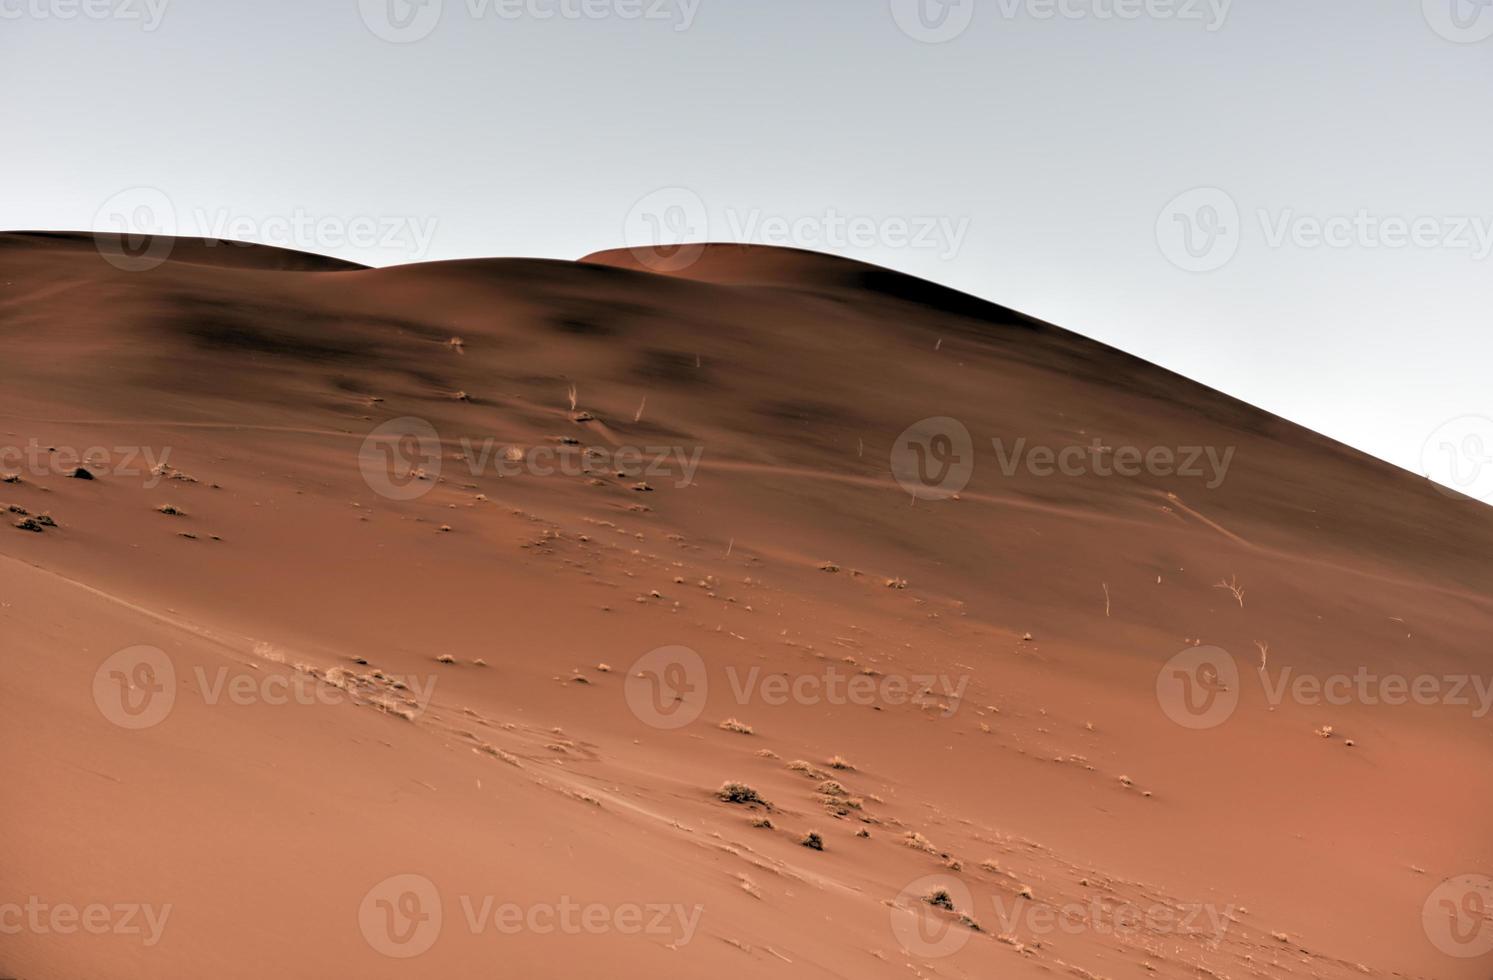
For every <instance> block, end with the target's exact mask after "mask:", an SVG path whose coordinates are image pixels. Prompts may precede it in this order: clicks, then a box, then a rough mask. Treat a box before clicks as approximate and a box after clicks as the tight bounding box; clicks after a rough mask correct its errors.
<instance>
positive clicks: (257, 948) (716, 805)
mask: <svg viewBox="0 0 1493 980" xmlns="http://www.w3.org/2000/svg"><path fill="white" fill-rule="evenodd" d="M652 267H654V266H652V265H650V263H648V262H646V261H640V260H639V258H638V257H637V256H635V255H634V254H632V253H630V252H626V251H620V252H603V253H597V254H596V255H592V256H588V257H587V258H586V259H584V260H582V261H580V262H576V263H568V262H555V261H541V260H529V259H493V260H479V261H460V262H439V263H426V264H420V265H413V266H404V267H395V268H387V269H364V268H361V267H357V266H353V265H351V264H348V263H341V262H337V261H336V260H331V259H322V258H320V257H316V256H306V255H302V254H300V253H291V252H284V251H281V250H275V249H268V248H262V247H257V246H242V245H237V244H224V243H218V244H214V243H205V242H195V241H194V242H187V241H181V242H176V241H160V242H154V243H144V246H143V247H142V245H141V243H123V242H119V241H114V240H109V239H102V240H99V241H95V239H94V238H93V237H91V236H84V235H50V234H37V233H14V234H8V235H0V349H3V351H4V356H3V357H0V452H3V453H4V455H3V456H0V476H3V477H5V478H6V482H4V483H0V510H5V511H6V513H5V517H6V522H5V526H0V633H3V635H4V636H5V640H6V642H5V657H4V661H3V670H0V694H3V695H4V698H5V703H6V705H7V709H6V711H5V712H3V713H0V719H3V720H0V733H3V735H4V737H5V740H6V742H7V744H9V745H10V746H12V752H11V753H9V759H8V761H7V763H6V779H5V790H4V792H5V796H6V806H5V811H6V813H7V818H6V819H7V829H8V830H9V831H10V832H9V833H7V834H5V835H3V837H0V930H3V932H0V975H4V976H16V977H26V978H47V977H69V978H71V977H111V978H130V977H142V978H143V977H151V978H161V977H196V976H214V977H223V978H227V977H240V976H242V977H250V976H259V975H262V974H263V973H264V972H265V971H266V969H269V970H272V971H273V972H274V973H275V974H276V975H277V976H282V977H286V978H299V977H307V978H312V977H316V978H324V977H329V976H353V975H356V976H360V977H385V976H388V977H393V976H411V975H416V976H450V977H466V976H473V977H475V976H492V975H494V974H495V973H499V972H501V973H502V974H504V975H523V976H555V975H561V974H562V973H568V974H573V975H578V976H600V975H610V976H623V977H630V976H639V977H641V976H649V977H659V976H664V977H673V976H678V977H700V976H712V975H713V976H764V977H765V976H773V977H799V976H802V977H824V976H847V977H848V976H855V977H882V976H885V977H907V976H921V977H950V978H953V977H984V976H992V975H995V976H1002V977H1011V978H1028V977H1030V978H1037V977H1052V976H1064V975H1072V976H1078V977H1085V978H1093V977H1102V978H1130V977H1160V978H1192V977H1199V976H1203V977H1219V978H1245V977H1270V978H1306V977H1314V978H1334V977H1361V976H1378V977H1393V976H1401V977H1443V978H1453V977H1468V978H1479V980H1486V978H1487V977H1488V976H1490V975H1493V958H1490V956H1489V955H1488V951H1487V950H1484V949H1481V943H1482V942H1483V939H1484V937H1486V940H1487V944H1488V945H1489V946H1490V947H1493V922H1489V921H1487V919H1486V915H1487V913H1486V911H1485V910H1486V909H1488V908H1493V896H1485V895H1483V894H1482V892H1480V891H1479V889H1480V888H1481V887H1482V884H1481V883H1482V882H1484V881H1486V880H1487V879H1486V878H1479V877H1475V876H1479V875H1488V874H1490V873H1493V844H1490V838H1489V834H1488V833H1487V831H1488V816H1487V815H1488V814H1489V813H1493V784H1490V781H1489V780H1488V779H1487V778H1486V777H1485V776H1484V775H1483V774H1484V773H1486V772H1487V770H1488V767H1489V764H1490V762H1493V728H1490V725H1489V722H1488V717H1487V708H1488V707H1489V705H1488V704H1487V703H1486V700H1487V693H1488V690H1489V684H1490V681H1489V677H1490V673H1493V671H1490V668H1489V666H1488V650H1487V637H1488V636H1490V635H1493V576H1490V574H1489V563H1488V558H1487V556H1488V555H1489V553H1490V551H1493V510H1490V509H1489V508H1488V507H1487V506H1485V505H1483V504H1481V503H1478V502H1476V501H1471V500H1467V499H1463V498H1458V497H1455V496H1451V495H1448V494H1447V493H1444V492H1442V491H1440V490H1438V489H1437V488H1435V487H1433V486H1432V485H1430V484H1429V483H1427V482H1426V481H1424V480H1421V479H1418V478H1416V477H1415V476H1413V475H1411V474H1407V473H1404V472H1402V471H1400V470H1397V469H1395V468H1393V467H1390V466H1388V465H1387V464H1384V463H1381V462H1378V461H1376V460H1373V459H1370V458H1368V457H1365V456H1363V455H1361V454H1358V453H1356V452H1354V451H1352V450H1350V449H1348V448H1346V447H1344V446H1341V445H1339V444H1337V443H1334V442H1332V441H1331V440H1329V439H1327V438H1325V437H1323V436H1320V435H1317V434H1315V433H1312V432H1309V431H1306V430H1304V429H1301V428H1300V427H1297V426H1294V425H1292V424H1290V423H1287V422H1285V421H1283V420H1281V419H1278V418H1276V417H1273V416H1271V415H1269V414H1268V413H1265V412H1262V411H1260V410H1258V409H1255V408H1253V407H1251V406H1248V405H1246V404H1243V403H1241V402H1239V401H1237V400H1235V399H1231V398H1228V397H1226V396H1224V395H1221V394H1219V393H1217V392H1214V391H1212V390H1209V389H1207V388H1205V387H1203V386H1201V385H1198V384H1195V383H1193V382H1191V381H1188V380H1187V379H1185V378H1181V377H1178V376H1176V375H1174V374H1171V373H1170V372H1167V371H1165V370H1162V369H1160V368H1158V367H1156V366H1154V365H1150V364H1147V363H1145V362H1143V361H1140V360H1138V359H1136V358H1134V357H1130V356H1128V355H1125V354H1122V353H1120V352H1117V351H1115V350H1112V349H1110V348H1107V347H1105V346H1103V345H1101V344H1098V343H1096V342H1093V341H1091V340H1088V339H1086V338H1084V337H1082V336H1081V335H1079V334H1076V333H1073V332H1070V331H1068V330H1064V329H1060V328H1058V327H1055V326H1052V325H1048V324H1043V323H1040V322H1038V321H1035V320H1033V319H1031V318H1029V317H1026V316H1023V315H1021V314H1018V313H1015V312H1013V311H1010V310H1006V309H1004V308H1001V307H998V306H994V305H991V304H986V303H983V302H981V301H978V300H975V299H972V298H970V297H967V296H962V295H961V294H957V293H953V292H951V291H949V290H945V289H942V288H940V287H937V286H934V285H932V284H928V283H923V282H920V281H918V280H913V279H910V278H908V277H905V276H900V275H898V274H896V273H892V272H888V271H887V270H880V269H875V268H873V267H870V266H864V265H860V264H857V263H850V262H846V261H843V260H839V259H833V258H830V257H826V256H820V255H813V254H810V253H800V252H793V251H789V250H780V249H763V248H740V247H736V246H704V247H701V248H699V249H698V250H697V254H695V255H693V256H692V260H691V261H690V262H688V263H687V264H685V265H683V266H682V267H681V268H679V269H678V270H676V271H673V272H671V273H670V274H658V273H655V272H653V271H651V268H652ZM1147 461H1149V462H1147ZM1127 464H1129V465H1127ZM79 468H82V469H83V470H85V471H86V473H87V476H90V477H92V478H91V479H88V478H80V477H79V476H78V475H77V472H76V471H77V470H78V469H79ZM1131 471H1133V472H1131ZM43 518H45V520H43ZM1419 678H1429V681H1420V682H1419V683H1420V684H1421V687H1420V688H1419V690H1420V692H1421V694H1422V695H1424V696H1416V697H1407V696H1403V692H1402V696H1400V697H1398V698H1397V697H1396V695H1395V691H1397V690H1398V688H1397V687H1396V684H1397V683H1398V682H1397V681H1396V679H1399V680H1400V681H1403V682H1405V683H1407V684H1408V683H1411V682H1416V680H1417V679H1419ZM1427 684H1429V685H1431V686H1429V687H1428V686H1426V685H1427ZM1427 692H1430V693H1427ZM832 760H833V761H832ZM728 782H730V783H737V784H740V787H738V788H737V789H735V790H732V791H730V792H724V793H723V792H722V789H723V784H726V783H728ZM748 789H749V790H750V791H751V792H748ZM754 797H755V798H756V799H754ZM811 834H813V835H817V840H816V839H814V838H811V837H810V836H809V835H811ZM806 842H807V843H808V844H810V845H813V844H816V843H817V844H818V845H819V846H817V847H816V846H805V844H806ZM1466 876H1474V877H1471V878H1468V877H1466ZM930 899H932V900H931V901H930ZM1479 902H1482V903H1483V904H1479ZM99 908H102V909H104V910H105V911H96V910H97V909H99ZM7 909H14V911H12V912H7V911H6V910H7ZM59 909H62V910H63V911H61V912H58V910H59ZM67 909H74V910H82V911H78V914H77V915H76V916H74V917H73V918H71V919H70V918H69V915H70V914H69V913H68V912H67V911H66V910H67ZM88 909H95V911H94V912H91V913H89V912H87V911H86V910H88ZM130 909H133V910H134V911H130ZM54 913H55V914H54ZM89 914H91V915H93V916H94V918H93V919H92V920H88V921H91V922H92V923H93V924H94V925H96V926H98V928H96V929H95V928H83V927H82V925H80V922H82V921H84V919H83V916H85V915H89ZM1479 916H1482V917H1483V921H1479V919H1478V917H1479ZM16 923H20V926H19V927H18V928H16V927H15V925H16ZM70 923H71V924H70Z"/></svg>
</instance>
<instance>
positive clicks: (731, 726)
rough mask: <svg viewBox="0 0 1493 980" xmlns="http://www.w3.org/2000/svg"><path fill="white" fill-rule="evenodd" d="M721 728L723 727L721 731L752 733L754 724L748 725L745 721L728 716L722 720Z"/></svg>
mask: <svg viewBox="0 0 1493 980" xmlns="http://www.w3.org/2000/svg"><path fill="white" fill-rule="evenodd" d="M720 729H721V731H725V732H735V733H736V734H738V735H751V734H752V726H751V725H748V724H747V723H746V722H744V721H738V720H737V719H735V718H727V719H726V720H725V721H723V722H721V724H720Z"/></svg>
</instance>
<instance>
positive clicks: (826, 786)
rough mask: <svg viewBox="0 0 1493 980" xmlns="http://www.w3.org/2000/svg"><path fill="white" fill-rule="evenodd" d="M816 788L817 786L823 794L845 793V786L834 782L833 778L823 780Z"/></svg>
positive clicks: (843, 794)
mask: <svg viewBox="0 0 1493 980" xmlns="http://www.w3.org/2000/svg"><path fill="white" fill-rule="evenodd" d="M818 788H819V792H821V793H823V794H824V795H825V796H845V795H846V793H845V787H844V786H841V785H840V784H839V783H837V782H835V781H834V780H833V779H826V780H825V781H824V782H822V783H820V784H819V787H818Z"/></svg>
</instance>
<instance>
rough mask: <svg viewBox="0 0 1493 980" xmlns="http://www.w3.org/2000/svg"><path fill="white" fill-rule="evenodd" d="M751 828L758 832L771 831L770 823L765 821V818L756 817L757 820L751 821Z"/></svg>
mask: <svg viewBox="0 0 1493 980" xmlns="http://www.w3.org/2000/svg"><path fill="white" fill-rule="evenodd" d="M752 826H753V827H756V828H758V829H759V830H772V829H773V826H772V821H771V820H769V819H767V818H766V817H758V818H757V819H755V820H753V821H752Z"/></svg>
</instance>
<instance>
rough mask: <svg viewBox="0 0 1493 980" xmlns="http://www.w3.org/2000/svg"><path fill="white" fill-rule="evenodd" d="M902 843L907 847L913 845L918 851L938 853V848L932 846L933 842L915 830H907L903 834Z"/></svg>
mask: <svg viewBox="0 0 1493 980" xmlns="http://www.w3.org/2000/svg"><path fill="white" fill-rule="evenodd" d="M902 843H904V844H906V845H907V846H908V847H915V848H917V849H918V850H920V851H926V852H928V853H929V854H937V853H938V848H936V847H934V846H933V842H932V841H931V840H929V839H928V838H926V837H924V836H923V835H922V834H920V833H918V832H917V831H916V830H909V831H908V832H907V833H905V834H903V835H902Z"/></svg>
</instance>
